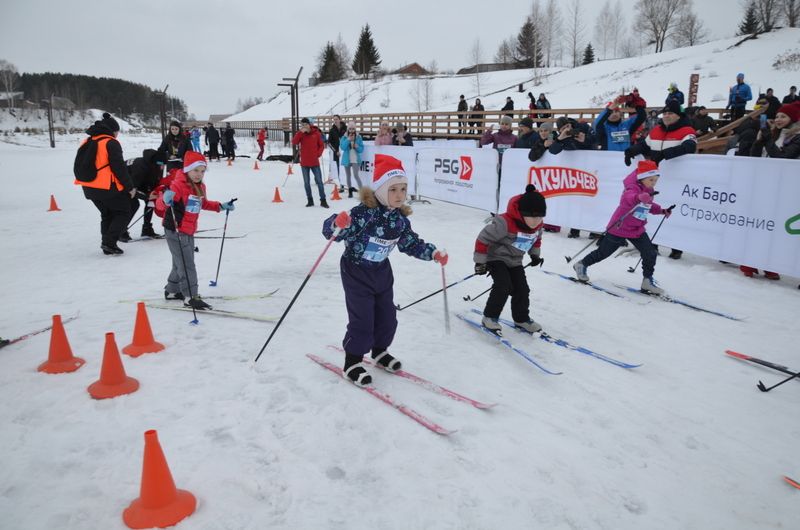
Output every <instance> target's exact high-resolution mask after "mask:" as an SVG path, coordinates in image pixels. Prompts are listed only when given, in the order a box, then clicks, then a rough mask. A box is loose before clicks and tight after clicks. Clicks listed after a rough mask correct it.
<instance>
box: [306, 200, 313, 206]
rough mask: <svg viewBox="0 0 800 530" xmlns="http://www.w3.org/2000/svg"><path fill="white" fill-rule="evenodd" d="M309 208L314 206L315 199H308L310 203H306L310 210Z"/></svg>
mask: <svg viewBox="0 0 800 530" xmlns="http://www.w3.org/2000/svg"><path fill="white" fill-rule="evenodd" d="M309 206H314V199H308V202H307V203H306V208H308V207H309Z"/></svg>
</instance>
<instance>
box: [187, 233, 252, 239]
mask: <svg viewBox="0 0 800 530" xmlns="http://www.w3.org/2000/svg"><path fill="white" fill-rule="evenodd" d="M243 237H247V234H242V235H240V236H225V239H242V238H243ZM194 238H195V239H222V236H194Z"/></svg>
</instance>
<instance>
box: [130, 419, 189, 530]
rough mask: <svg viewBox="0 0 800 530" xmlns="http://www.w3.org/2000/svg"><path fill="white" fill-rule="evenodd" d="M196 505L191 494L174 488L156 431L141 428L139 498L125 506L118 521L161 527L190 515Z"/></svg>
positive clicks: (139, 525) (174, 523) (136, 526)
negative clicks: (142, 457)
mask: <svg viewBox="0 0 800 530" xmlns="http://www.w3.org/2000/svg"><path fill="white" fill-rule="evenodd" d="M196 507H197V499H195V498H194V495H192V494H191V493H190V492H188V491H186V490H179V489H177V488H176V487H175V481H173V480H172V473H170V471H169V466H168V465H167V459H166V458H164V452H163V451H162V450H161V444H159V443H158V433H157V432H156V431H155V430H149V431H145V433H144V463H143V464H142V485H141V488H140V490H139V498H137V499H135V500H134V501H133V502H131V504H130V506H128V507H127V508H125V511H123V512H122V520H123V521H124V522H125V524H126V525H128V527H129V528H156V527H158V528H164V527H167V526H173V525H176V524H178V523H179V522H180V521H182V520H183V519H184V518H186V517H188V516H190V515H192V514H193V513H194V510H195V508H196Z"/></svg>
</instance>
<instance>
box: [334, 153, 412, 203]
mask: <svg viewBox="0 0 800 530" xmlns="http://www.w3.org/2000/svg"><path fill="white" fill-rule="evenodd" d="M376 153H381V154H384V155H390V156H393V157H395V158H397V159H398V160H400V162H402V163H403V169H405V171H406V175H407V176H408V194H409V195H416V194H417V191H416V186H415V179H414V175H415V174H416V172H417V169H416V165H417V152H416V150H415V149H414V148H412V147H402V146H399V145H381V146H378V147H375V145H374V144H372V143H370V144H366V143H365V144H364V151H363V152H362V153H361V164H360V165H359V170H358V177H359V178H360V179H361V183H362V184H363V185H364V186H369V187H372V185H371V184H372V174H373V172H372V170H373V165H374V164H375V154H376ZM339 162H340V163H341V157H339ZM336 175H337V167H336V163H335V162H331V178H333V179H334V180H336ZM338 176H339V179H338V180H339V182H341V183H343V184H346V183H347V174H346V173H345V171H344V167H343V166H340V167H339V168H338ZM351 178H352V177H351ZM351 183H352V184H353V186H356V185H357V184H356V182H355V179H352V181H351Z"/></svg>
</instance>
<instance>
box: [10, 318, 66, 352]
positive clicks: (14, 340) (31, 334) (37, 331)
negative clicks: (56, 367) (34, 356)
mask: <svg viewBox="0 0 800 530" xmlns="http://www.w3.org/2000/svg"><path fill="white" fill-rule="evenodd" d="M78 316H79V314H76V315H75V316H71V317H68V318H64V319H62V320H61V323H62V324H66V323H67V322H72V321H73V320H75V319H76V318H78ZM52 327H53V326H47V327H46V328H42V329H37V330H36V331H31V332H30V333H26V334H25V335H21V336H19V337H17V338H16V339H5V340H1V341H0V348H4V347H6V346H11V345H12V344H16V343H17V342H20V341H22V340H25V339H29V338H31V337H33V336H34V335H39V334H40V333H44V332H45V331H49V330H50V329H51V328H52Z"/></svg>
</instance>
